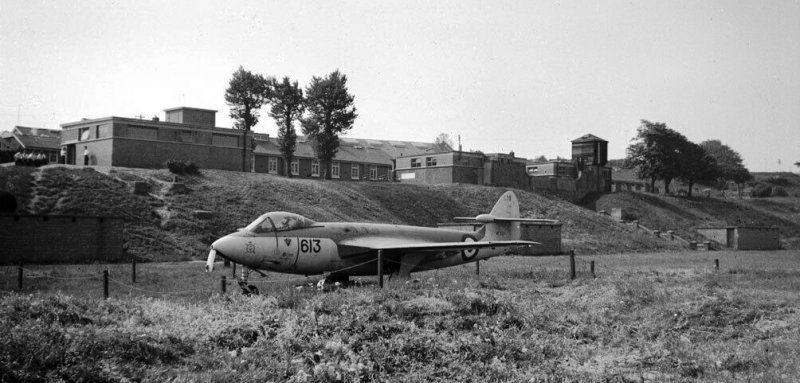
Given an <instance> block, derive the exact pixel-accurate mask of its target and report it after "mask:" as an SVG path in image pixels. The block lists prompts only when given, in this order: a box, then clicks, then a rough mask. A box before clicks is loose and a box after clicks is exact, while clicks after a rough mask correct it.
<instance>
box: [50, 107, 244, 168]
mask: <svg viewBox="0 0 800 383" xmlns="http://www.w3.org/2000/svg"><path fill="white" fill-rule="evenodd" d="M165 113H166V121H160V120H159V119H158V118H156V117H154V118H153V119H152V120H144V119H135V118H123V117H104V118H98V119H83V120H81V121H77V122H70V123H66V124H62V125H61V129H62V132H61V145H62V146H65V147H66V148H67V163H68V164H83V153H84V149H85V148H86V149H88V150H89V153H90V159H89V161H90V162H89V163H90V165H102V166H125V167H136V168H160V167H163V166H164V162H165V161H167V160H168V159H176V160H181V161H193V162H194V163H196V164H197V165H198V166H199V167H200V168H206V169H223V170H242V151H243V148H244V150H246V153H247V154H246V155H245V166H246V168H247V169H250V167H251V164H250V161H251V155H252V134H250V135H248V136H247V137H244V135H243V134H242V131H240V130H235V129H227V128H218V127H215V126H214V125H215V114H216V111H215V110H209V109H199V108H189V107H179V108H172V109H166V110H165Z"/></svg>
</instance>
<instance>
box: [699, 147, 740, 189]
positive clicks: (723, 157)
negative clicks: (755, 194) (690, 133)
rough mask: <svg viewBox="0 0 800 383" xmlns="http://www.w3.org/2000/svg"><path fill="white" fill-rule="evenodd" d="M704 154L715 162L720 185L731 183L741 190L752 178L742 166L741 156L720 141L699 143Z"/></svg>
mask: <svg viewBox="0 0 800 383" xmlns="http://www.w3.org/2000/svg"><path fill="white" fill-rule="evenodd" d="M700 146H702V147H703V149H705V150H706V152H707V153H708V154H709V155H710V156H711V157H714V160H716V162H717V180H718V181H719V182H720V183H725V182H727V181H733V182H735V183H736V185H737V186H738V188H739V190H741V189H742V184H744V183H745V182H747V181H750V180H751V179H753V176H752V175H751V174H750V172H749V171H748V170H747V168H746V167H744V164H742V156H740V155H739V153H737V152H736V151H735V150H733V149H731V148H730V147H729V146H728V145H725V144H723V143H722V142H721V141H720V140H707V141H703V142H701V143H700Z"/></svg>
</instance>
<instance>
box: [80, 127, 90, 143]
mask: <svg viewBox="0 0 800 383" xmlns="http://www.w3.org/2000/svg"><path fill="white" fill-rule="evenodd" d="M90 134H91V132H90V131H89V128H80V129H78V141H86V140H88V139H89V135H90Z"/></svg>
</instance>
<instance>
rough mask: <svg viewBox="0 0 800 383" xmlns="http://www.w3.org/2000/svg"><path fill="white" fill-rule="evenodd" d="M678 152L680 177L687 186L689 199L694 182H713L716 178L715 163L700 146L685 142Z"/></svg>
mask: <svg viewBox="0 0 800 383" xmlns="http://www.w3.org/2000/svg"><path fill="white" fill-rule="evenodd" d="M679 150H680V161H681V167H680V176H678V178H679V179H680V180H681V181H683V182H685V183H686V184H687V185H688V186H689V194H688V196H689V198H691V197H692V188H694V184H695V183H696V182H703V181H713V180H714V178H716V177H717V161H716V160H715V159H714V157H712V156H711V155H709V154H708V153H707V152H706V150H705V149H703V147H702V146H700V145H698V144H695V143H694V142H690V141H686V142H685V143H684V144H683V145H682V147H681V148H680V149H679Z"/></svg>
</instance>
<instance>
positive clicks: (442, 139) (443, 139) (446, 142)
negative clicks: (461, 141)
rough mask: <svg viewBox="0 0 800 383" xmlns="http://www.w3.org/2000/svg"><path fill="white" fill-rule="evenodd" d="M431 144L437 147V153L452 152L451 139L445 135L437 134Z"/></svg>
mask: <svg viewBox="0 0 800 383" xmlns="http://www.w3.org/2000/svg"><path fill="white" fill-rule="evenodd" d="M433 142H434V143H435V144H436V146H438V147H439V151H442V152H449V151H452V150H453V139H452V138H450V135H449V134H447V133H439V135H438V136H436V139H434V141H433Z"/></svg>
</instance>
